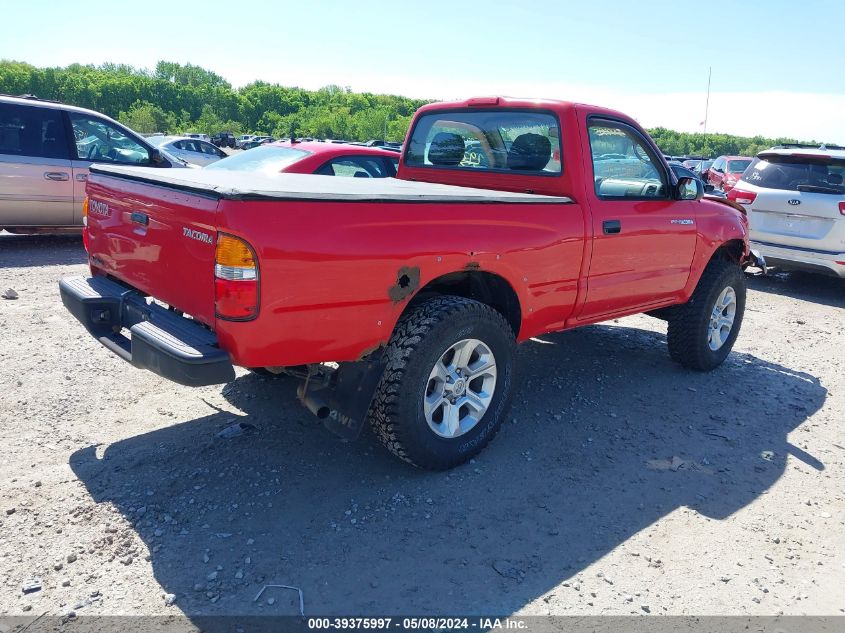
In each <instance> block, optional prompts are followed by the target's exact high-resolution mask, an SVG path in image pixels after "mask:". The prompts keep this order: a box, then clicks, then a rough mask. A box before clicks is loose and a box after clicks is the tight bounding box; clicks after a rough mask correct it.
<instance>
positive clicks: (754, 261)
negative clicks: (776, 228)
mask: <svg viewBox="0 0 845 633" xmlns="http://www.w3.org/2000/svg"><path fill="white" fill-rule="evenodd" d="M747 261H748V265H750V266H754V267H756V268H759V269H760V270H761V271H762V272H763V274H764V275H768V274H769V268H768V266H767V265H766V258H765V257H763V254H762V253H761V252H760V251H757V250H754V249H753V248H752V249H751V250H750V251H749V253H748V260H747Z"/></svg>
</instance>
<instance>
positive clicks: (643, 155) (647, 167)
mask: <svg viewBox="0 0 845 633" xmlns="http://www.w3.org/2000/svg"><path fill="white" fill-rule="evenodd" d="M589 136H590V151H591V153H592V158H593V179H594V181H595V190H596V195H598V196H599V197H600V198H608V199H615V198H666V197H667V191H668V188H667V186H666V175H665V173H664V171H663V169H661V167H660V165H661V163H660V161H659V160H658V159H657V155H656V154H655V153H654V151H653V150H652V148H651V147H650V146H649V145H648V144H647V143H646V142H645V140H644V139H643V138H642V137H641V136H640V135H639V134H637V133H636V132H635V131H634V130H633V129H632V128H630V127H628V126H627V125H624V124H620V123H614V122H610V121H601V122H594V123H591V124H590V126H589Z"/></svg>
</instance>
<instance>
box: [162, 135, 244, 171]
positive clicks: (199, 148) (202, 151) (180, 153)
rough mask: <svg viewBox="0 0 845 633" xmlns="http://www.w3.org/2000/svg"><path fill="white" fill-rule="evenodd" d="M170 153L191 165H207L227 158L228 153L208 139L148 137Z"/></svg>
mask: <svg viewBox="0 0 845 633" xmlns="http://www.w3.org/2000/svg"><path fill="white" fill-rule="evenodd" d="M147 140H149V141H150V143H152V144H153V145H155V146H156V147H158V148H159V149H163V150H165V151H166V152H168V153H169V154H172V155H174V156H176V157H178V158H181V159H182V160H184V161H185V162H186V163H190V164H191V165H198V166H199V167H205V166H206V165H210V164H211V163H214V162H216V161H218V160H220V159H221V158H226V156H228V154H226V152H224V151H223V150H222V149H220V148H219V147H216V146H215V145H213V144H212V143H209V142H207V141H201V140H200V139H197V138H188V137H185V136H154V137H151V138H149V139H147Z"/></svg>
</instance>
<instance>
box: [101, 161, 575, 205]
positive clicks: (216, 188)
mask: <svg viewBox="0 0 845 633" xmlns="http://www.w3.org/2000/svg"><path fill="white" fill-rule="evenodd" d="M91 172H92V173H94V174H103V175H106V176H116V177H119V178H126V179H129V180H134V181H138V182H143V183H147V184H151V185H159V186H163V187H167V188H171V189H179V190H183V191H186V192H190V193H194V194H199V195H203V196H208V197H212V198H215V199H227V200H332V201H350V202H428V203H444V204H445V203H460V202H472V203H476V204H479V203H481V204H483V203H497V204H498V203H514V204H566V203H571V202H572V200H570V199H569V198H567V197H563V196H539V195H534V194H527V193H513V192H508V191H493V190H490V189H473V188H470V187H456V186H452V185H439V184H432V183H427V182H412V181H406V180H397V179H396V178H339V177H337V176H317V175H311V174H283V173H278V174H265V173H257V172H236V171H228V170H225V169H209V170H206V169H150V168H146V167H124V166H120V165H92V167H91Z"/></svg>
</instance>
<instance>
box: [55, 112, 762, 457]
mask: <svg viewBox="0 0 845 633" xmlns="http://www.w3.org/2000/svg"><path fill="white" fill-rule="evenodd" d="M91 171H92V173H91V177H90V178H89V180H88V185H87V193H88V199H87V202H86V209H87V228H86V230H85V244H86V248H87V251H88V257H89V263H90V267H91V276H90V277H88V278H84V277H75V278H69V279H64V280H62V281H61V283H60V289H61V296H62V300H63V302H64V304H65V306H66V307H67V308H68V309H69V310H70V311H71V312H72V313H73V315H74V316H75V317H76V318H77V319H79V320H80V321H81V322H82V323H83V324H84V325H85V327H86V328H87V329H88V330H89V331H90V332H91V334H93V336H94V337H95V338H97V339H99V341H100V342H101V343H103V344H104V345H105V346H106V347H107V348H109V349H110V350H112V351H113V352H114V353H116V354H118V355H120V356H121V357H123V358H125V359H126V360H127V361H130V362H131V363H132V364H133V365H135V366H136V367H140V368H145V369H149V370H151V371H154V372H156V373H157V374H159V375H161V376H164V377H166V378H169V379H171V380H174V381H176V382H178V383H181V384H184V385H209V384H217V383H224V382H228V381H231V380H233V379H234V378H235V373H234V370H233V366H234V365H239V366H241V367H246V368H250V369H252V370H254V371H258V372H262V373H268V372H269V373H273V374H279V373H286V374H292V375H294V376H296V377H298V378H299V379H300V380H301V382H300V386H299V391H298V393H299V397H300V399H301V400H302V402H303V403H304V404H305V405H306V406H307V407H308V408H309V409H310V410H311V411H313V412H314V413H315V414H317V415H318V416H319V417H321V418H323V419H324V422H325V423H326V425H327V426H328V427H329V428H330V429H332V430H333V431H335V432H337V433H339V434H341V435H342V436H344V437H356V436H357V435H358V434H359V432H360V431H361V428H362V426H363V424H364V422H365V421H367V420H369V422H370V424H371V425H372V427H373V429H374V431H375V433H376V435H377V436H378V437H379V438H380V439H381V441H382V442H383V443H384V444H385V445H386V447H387V448H388V449H389V450H390V451H392V452H393V453H395V454H396V455H397V456H399V457H400V458H402V459H404V460H406V461H408V462H411V463H413V464H415V465H417V466H420V467H424V468H431V469H443V468H449V467H452V466H454V465H456V464H459V463H461V462H463V461H465V460H467V459H469V458H470V457H472V456H473V455H475V454H476V453H478V452H479V451H480V450H481V449H482V448H483V447H484V445H485V444H486V443H487V442H488V441H490V439H491V438H492V437H493V436H494V434H495V433H496V431H497V429H498V427H499V426H500V424H501V422H502V419H503V417H504V415H505V412H506V409H507V406H508V402H509V400H510V397H511V394H512V392H513V390H514V384H515V382H516V381H515V373H514V372H515V365H514V362H515V351H516V343H517V342H521V341H525V340H527V339H529V338H531V337H534V336H537V335H540V334H543V333H545V332H551V331H558V330H566V329H569V328H574V327H578V326H580V325H585V324H589V323H596V322H598V321H604V320H607V319H612V318H615V317H620V316H623V315H628V314H633V313H638V312H647V313H649V314H651V315H654V316H657V317H659V318H663V319H665V320H666V321H668V348H669V354H670V356H671V357H672V359H674V360H675V361H677V362H678V363H680V364H681V365H683V366H685V367H688V368H691V369H696V370H709V369H713V368H714V367H716V366H717V365H719V364H720V363H721V362H722V361H723V360H724V359H725V357H726V356H727V354H728V353H729V351H730V349H731V347H732V346H733V344H734V341H735V339H736V337H737V334H738V333H739V329H740V325H741V322H742V316H743V311H744V308H745V294H746V293H745V283H744V277H743V268H744V267H745V266H747V265H749V264H750V263H752V262H753V255H752V254H751V253H750V252H749V249H748V240H747V237H748V223H747V220H746V217H745V215H744V214H743V212H742V210H741V207H738V206H737V205H733V204H732V203H731V202H729V201H718V200H715V199H713V200H711V199H706V198H704V199H702V191H701V185H700V183H698V182H697V181H695V180H693V179H686V178H682V179H680V180H678V179H677V178H676V177H675V176H673V173H672V171H671V170H670V169H669V168H668V166H667V164H666V163H665V162H664V160H663V158H662V154H661V152H660V151H659V150H658V148H657V147H656V146H655V144H654V142H653V141H652V140H651V139H650V138H649V137H648V135H647V134H646V133H645V132H644V131H643V130H642V128H641V127H640V126H639V125H638V124H637V123H636V122H635V121H633V120H632V119H631V118H629V117H627V116H625V115H623V114H621V113H619V112H615V111H612V110H607V109H604V108H599V107H594V106H587V105H582V104H575V103H568V102H559V101H545V100H512V99H504V98H499V97H490V98H476V99H470V100H467V101H463V102H457V103H438V104H431V105H427V106H425V107H423V108H420V110H419V111H418V112H417V113H416V116H415V117H414V120H413V122H412V124H411V127H410V130H409V132H408V136H407V139H406V142H405V146H404V150H403V152H402V155H401V162H400V166H399V170H398V177H397V178H396V179H392V178H388V179H360V178H355V179H353V178H348V179H343V178H333V177H329V176H313V175H297V174H279V173H243V172H226V171H223V170H217V171H215V170H179V171H180V173H178V174H177V173H175V172H173V170H146V169H143V168H138V167H129V166H96V167H93V168H92V170H91ZM165 171H166V172H168V173H163V172H165ZM171 172H173V173H171Z"/></svg>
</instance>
